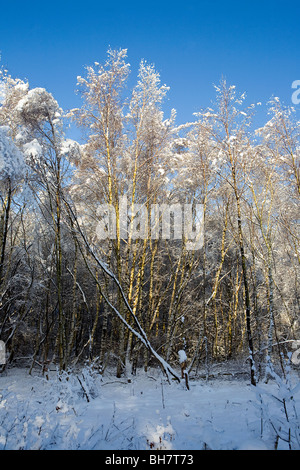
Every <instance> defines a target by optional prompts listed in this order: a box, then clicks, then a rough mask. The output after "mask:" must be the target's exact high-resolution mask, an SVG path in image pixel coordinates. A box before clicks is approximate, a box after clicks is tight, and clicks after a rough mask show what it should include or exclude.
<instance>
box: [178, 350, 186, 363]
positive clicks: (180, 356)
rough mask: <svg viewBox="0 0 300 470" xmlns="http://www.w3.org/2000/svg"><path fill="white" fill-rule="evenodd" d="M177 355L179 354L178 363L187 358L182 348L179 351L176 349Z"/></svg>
mask: <svg viewBox="0 0 300 470" xmlns="http://www.w3.org/2000/svg"><path fill="white" fill-rule="evenodd" d="M178 356H179V363H180V364H183V363H184V362H185V361H186V360H187V357H186V353H185V351H183V350H182V349H181V350H180V351H178Z"/></svg>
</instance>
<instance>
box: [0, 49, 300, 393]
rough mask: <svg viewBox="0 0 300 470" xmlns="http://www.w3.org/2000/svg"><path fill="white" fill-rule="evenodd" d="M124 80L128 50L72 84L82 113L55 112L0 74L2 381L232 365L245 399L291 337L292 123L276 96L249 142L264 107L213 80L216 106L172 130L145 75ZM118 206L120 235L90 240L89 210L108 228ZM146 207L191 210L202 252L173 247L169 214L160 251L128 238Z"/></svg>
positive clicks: (151, 76) (295, 299)
mask: <svg viewBox="0 0 300 470" xmlns="http://www.w3.org/2000/svg"><path fill="white" fill-rule="evenodd" d="M129 75H130V66H129V64H128V63H127V50H126V49H120V50H109V51H108V53H107V59H106V61H105V62H104V63H103V64H100V63H98V62H95V63H94V64H93V65H91V66H88V67H86V69H85V71H84V74H83V76H79V77H77V81H78V90H77V93H78V94H79V95H80V96H81V103H82V104H81V107H79V108H76V109H71V110H62V109H61V107H60V106H59V103H58V102H57V101H56V99H55V97H53V96H52V94H51V93H49V92H48V91H47V90H45V89H44V88H30V85H29V83H28V82H26V81H24V80H21V79H19V78H14V77H12V76H11V75H9V73H8V71H6V70H4V69H2V70H1V77H0V78H1V80H0V96H1V99H0V205H1V207H0V339H1V340H2V341H3V342H4V344H5V348H6V363H5V364H3V365H2V366H0V367H2V370H4V369H5V368H9V367H10V366H11V365H18V366H20V365H26V366H27V367H28V368H29V371H31V370H32V369H33V368H36V367H38V368H40V369H41V370H43V371H45V372H46V371H47V369H48V368H49V367H51V366H52V365H55V366H57V367H58V368H59V369H60V370H67V369H68V368H69V367H73V366H76V365H79V364H83V363H85V362H90V363H91V362H92V363H93V364H97V367H98V368H99V370H100V371H102V372H103V371H104V370H105V368H106V367H107V366H109V367H112V368H113V369H114V370H115V373H116V375H117V377H122V375H123V374H124V372H125V370H130V373H132V374H135V373H136V371H137V369H138V368H143V369H144V370H145V371H147V369H148V368H149V367H150V366H151V367H161V368H162V369H163V371H164V372H166V374H167V375H168V376H169V377H172V378H174V379H176V380H180V378H181V377H180V373H178V369H179V368H178V364H179V362H180V363H181V364H180V365H181V368H182V373H186V374H187V373H191V371H194V372H195V373H197V372H198V371H200V370H201V369H203V367H204V366H205V364H208V363H226V362H227V361H229V360H232V361H240V363H241V364H243V372H245V373H246V374H247V375H248V376H249V378H250V380H251V383H252V385H256V383H257V381H258V380H259V379H260V378H261V377H264V376H265V375H266V374H267V371H268V370H269V368H268V366H270V364H272V366H274V367H277V368H279V369H280V368H282V369H284V365H283V361H284V360H285V358H286V357H287V356H288V354H289V353H291V352H292V351H293V347H294V346H295V344H297V341H298V340H299V339H300V324H299V302H300V297H299V288H300V286H299V281H300V272H299V263H300V232H299V217H300V212H299V207H300V206H299V197H300V132H299V131H300V127H299V122H297V120H296V119H295V113H294V110H293V108H292V107H286V106H285V105H284V104H283V103H281V101H280V99H279V98H278V97H272V98H271V99H270V102H269V103H268V114H267V116H266V119H265V124H264V125H263V126H262V127H259V128H255V126H254V118H255V113H256V111H257V109H258V108H259V107H260V106H261V103H255V104H250V105H249V104H247V97H246V94H245V93H240V92H238V91H237V89H236V88H235V86H233V85H229V84H228V83H227V82H226V80H221V81H220V83H219V84H218V85H217V86H216V87H215V102H214V104H213V105H212V107H211V108H208V109H204V110H202V111H199V112H198V113H196V114H195V115H193V116H192V119H191V122H188V123H184V124H178V123H176V111H175V110H172V111H171V113H170V115H169V116H168V117H166V116H165V112H164V104H165V102H166V99H167V95H168V90H169V89H168V87H167V86H166V85H163V84H162V83H161V81H160V76H159V74H158V73H157V71H156V70H155V68H154V66H153V65H152V64H148V63H147V62H146V61H144V60H143V61H141V63H140V66H139V70H138V75H137V78H136V84H135V85H134V86H133V87H132V88H131V89H129V85H128V83H129ZM131 80H132V77H131V78H130V83H131ZM199 109H201V103H199ZM70 126H76V129H78V131H79V132H80V135H81V138H80V139H77V140H73V139H70V138H68V137H67V135H68V132H69V129H70ZM124 196H126V198H127V201H128V206H129V207H130V210H129V212H128V233H127V234H126V237H124V236H123V235H122V233H121V230H120V226H119V224H118V222H117V226H116V236H115V237H114V238H109V237H108V238H107V239H105V240H104V239H102V240H100V239H99V237H97V226H98V224H99V221H100V215H99V206H100V205H103V204H109V205H110V206H113V207H114V210H115V213H116V214H117V215H118V214H119V212H120V198H122V197H124ZM153 204H161V205H162V204H164V205H169V206H170V205H174V204H181V205H184V204H192V205H193V206H195V205H196V204H201V205H202V208H203V223H204V230H203V246H201V247H200V248H199V249H197V250H189V249H187V239H186V237H184V236H183V237H182V239H180V240H179V239H175V238H174V237H172V216H171V217H170V225H171V229H170V237H169V238H163V237H161V236H159V237H155V238H153V237H151V233H150V232H149V233H148V235H147V236H144V237H143V238H139V237H135V236H133V233H132V231H131V230H130V227H132V225H131V224H132V222H133V221H134V219H135V217H137V215H138V210H137V208H140V207H141V205H142V207H144V208H145V209H147V210H148V209H150V207H151V205H153ZM147 213H149V214H150V210H149V211H148V212H147ZM117 220H118V218H117ZM182 358H183V359H182ZM179 370H180V369H179Z"/></svg>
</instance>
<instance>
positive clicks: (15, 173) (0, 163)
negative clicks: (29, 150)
mask: <svg viewBox="0 0 300 470" xmlns="http://www.w3.org/2000/svg"><path fill="white" fill-rule="evenodd" d="M25 171H26V168H25V163H24V158H23V154H22V153H21V152H20V150H19V149H18V147H16V145H15V144H14V142H13V141H12V139H11V138H10V136H9V128H8V127H7V126H0V178H1V179H2V178H10V179H14V178H15V177H16V178H19V177H22V176H23V175H24V173H25Z"/></svg>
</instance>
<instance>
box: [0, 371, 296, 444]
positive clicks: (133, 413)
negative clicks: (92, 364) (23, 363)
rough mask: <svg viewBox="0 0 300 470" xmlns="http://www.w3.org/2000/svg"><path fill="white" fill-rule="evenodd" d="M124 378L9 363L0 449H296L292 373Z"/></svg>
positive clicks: (0, 399)
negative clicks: (278, 376)
mask: <svg viewBox="0 0 300 470" xmlns="http://www.w3.org/2000/svg"><path fill="white" fill-rule="evenodd" d="M128 377H129V380H130V381H129V380H128V379H127V378H122V379H117V378H116V377H115V376H114V375H113V373H109V372H107V371H106V372H105V374H104V376H103V377H101V376H100V375H99V374H98V373H96V372H92V371H91V369H89V368H86V369H83V370H80V371H78V372H77V373H76V374H72V375H67V374H65V375H63V376H62V377H60V380H59V379H58V377H57V374H56V373H54V372H52V375H51V376H50V379H49V380H46V379H45V378H43V377H41V376H39V374H38V372H36V374H35V373H33V374H32V376H30V375H29V374H28V370H26V369H9V370H8V372H7V375H5V376H3V374H2V375H1V376H0V450H3V449H88V450H90V449H102V450H147V449H149V450H151V449H152V450H158V449H168V450H170V451H172V450H195V449H213V450H222V449H225V450H232V449H274V446H275V445H277V448H278V449H288V448H289V446H291V447H292V448H297V449H299V448H300V446H299V437H300V432H299V427H300V426H299V424H300V423H299V421H298V418H297V416H300V393H299V391H300V390H299V388H300V387H299V385H298V386H297V383H298V381H299V378H296V380H294V381H293V384H292V387H296V388H294V390H291V387H290V385H291V384H289V386H286V384H285V383H284V384H282V383H280V384H279V385H278V383H276V382H275V381H271V382H269V383H268V384H267V385H265V384H263V385H261V384H260V385H259V387H258V388H253V387H251V386H250V385H249V380H245V379H238V378H235V377H230V378H227V379H224V378H223V379H221V378H220V379H218V380H216V379H213V380H210V381H208V382H207V381H206V380H205V379H198V380H197V381H194V380H190V390H189V391H188V390H186V388H185V386H184V383H182V384H177V383H175V382H174V383H171V384H168V383H167V382H166V380H165V378H164V377H163V376H162V375H161V373H160V372H159V371H157V370H155V369H153V370H151V371H150V372H148V374H145V373H143V372H138V374H137V376H135V377H131V376H128ZM291 392H292V393H291ZM287 416H288V420H287V419H286V418H287ZM279 434H280V437H281V438H278V435H279ZM284 439H285V440H284ZM286 440H289V441H290V445H289V443H288V442H286Z"/></svg>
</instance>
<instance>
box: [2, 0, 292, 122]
mask: <svg viewBox="0 0 300 470" xmlns="http://www.w3.org/2000/svg"><path fill="white" fill-rule="evenodd" d="M109 46H110V47H111V48H127V49H128V62H129V63H130V64H131V66H132V80H133V79H134V78H135V76H136V72H137V69H138V65H139V62H140V60H141V59H145V60H147V61H148V62H151V63H154V64H155V66H156V69H157V70H158V71H159V73H160V75H161V80H162V83H166V84H167V85H168V86H170V88H171V89H170V92H169V95H168V96H169V101H168V103H167V105H166V111H167V112H168V110H169V108H172V107H174V108H175V109H176V110H177V115H178V117H177V123H178V124H180V123H183V122H186V121H190V120H192V119H193V116H192V113H193V112H195V111H197V110H199V109H200V108H203V107H206V106H209V105H210V104H211V100H213V99H214V96H215V92H214V89H213V84H214V83H215V84H217V83H218V82H219V81H220V79H221V77H222V76H224V77H225V78H226V79H227V81H228V82H229V83H230V84H234V85H236V87H237V89H238V90H239V91H241V92H244V91H245V92H246V93H247V96H248V102H249V103H252V102H257V101H261V102H262V103H263V104H264V103H266V102H267V101H268V99H269V98H270V97H271V96H272V95H275V96H279V97H280V98H281V99H282V100H283V101H284V102H285V104H287V105H291V104H292V103H291V95H292V91H294V90H292V89H291V84H292V82H293V81H294V80H300V2H299V0H298V1H281V0H280V1H268V0H267V1H264V0H261V1H257V0H254V1H251V2H250V1H248V2H242V1H233V0H228V1H220V0H215V1H206V0H198V1H189V0H187V1H185V2H184V1H183V2H176V1H163V0H161V1H152V2H142V1H138V2H136V1H130V0H128V1H122V2H119V1H111V2H108V1H106V2H103V1H101V0H100V1H96V0H84V1H81V2H80V3H76V1H70V0H61V1H57V0H51V1H49V2H41V1H38V2H35V1H30V0H28V1H27V2H26V1H24V0H22V1H18V0H16V1H13V2H8V1H5V2H3V1H2V0H0V53H1V63H2V65H4V66H5V67H7V68H8V70H9V72H10V74H11V75H12V76H14V77H20V78H23V79H24V78H27V79H28V80H29V83H30V86H31V87H36V86H40V87H45V88H46V89H47V90H48V91H50V92H51V93H53V95H54V97H55V98H56V99H57V100H58V102H59V104H60V106H61V107H63V108H65V109H69V108H72V107H74V106H78V104H79V98H78V97H76V95H75V93H74V90H75V88H76V77H77V75H83V74H84V66H85V65H89V64H92V63H93V62H94V61H98V62H103V61H105V60H106V51H107V49H108V47H109ZM133 82H134V80H133ZM133 82H132V83H133ZM295 108H296V109H297V116H299V117H300V104H299V105H297V106H295ZM262 112H263V110H261V111H260V113H262ZM259 119H262V121H264V117H263V118H258V121H259Z"/></svg>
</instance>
